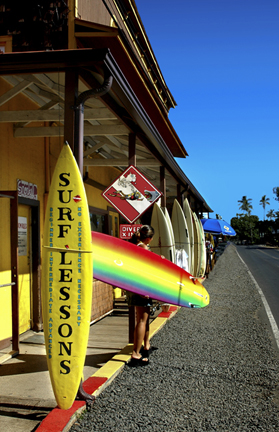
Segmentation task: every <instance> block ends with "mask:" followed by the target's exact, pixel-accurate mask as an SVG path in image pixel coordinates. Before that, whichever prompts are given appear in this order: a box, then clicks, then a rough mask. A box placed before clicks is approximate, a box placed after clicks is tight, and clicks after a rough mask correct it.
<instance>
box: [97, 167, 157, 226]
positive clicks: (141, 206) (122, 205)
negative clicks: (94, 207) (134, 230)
mask: <svg viewBox="0 0 279 432" xmlns="http://www.w3.org/2000/svg"><path fill="white" fill-rule="evenodd" d="M102 195H103V197H104V198H105V199H106V200H107V201H109V202H110V204H111V205H112V206H113V207H114V208H116V209H117V210H118V211H119V213H121V214H122V215H123V216H124V217H125V219H127V221H128V222H130V223H133V222H134V221H135V220H137V219H138V218H139V217H140V216H141V215H142V214H143V213H144V212H145V211H146V210H147V209H148V208H149V207H150V206H152V204H154V202H155V201H157V200H158V199H159V198H160V196H161V195H162V193H161V192H160V191H159V190H158V189H156V188H155V186H153V184H152V183H150V181H149V180H147V178H146V177H144V175H143V174H141V172H139V171H138V170H137V169H136V168H135V167H134V166H133V165H131V166H129V168H127V169H126V170H125V171H124V172H123V173H122V174H121V175H120V176H119V177H118V178H117V179H116V180H115V181H114V182H113V183H112V184H111V185H110V186H109V187H108V188H107V189H106V190H105V191H104V192H103V193H102Z"/></svg>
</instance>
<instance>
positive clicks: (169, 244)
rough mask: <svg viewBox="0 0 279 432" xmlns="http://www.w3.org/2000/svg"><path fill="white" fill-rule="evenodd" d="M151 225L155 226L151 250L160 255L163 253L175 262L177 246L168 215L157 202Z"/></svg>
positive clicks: (154, 206)
mask: <svg viewBox="0 0 279 432" xmlns="http://www.w3.org/2000/svg"><path fill="white" fill-rule="evenodd" d="M151 226H152V227H153V228H154V230H155V234H154V237H153V239H152V242H151V243H150V250H151V251H152V252H155V253H156V254H158V255H163V256H164V257H165V258H166V259H168V260H169V261H171V262H173V260H174V257H175V246H174V243H173V239H172V236H171V233H170V230H169V227H168V223H167V220H166V217H165V215H164V213H163V211H162V210H161V208H160V207H159V205H158V204H157V203H154V205H153V211H152V217H151Z"/></svg>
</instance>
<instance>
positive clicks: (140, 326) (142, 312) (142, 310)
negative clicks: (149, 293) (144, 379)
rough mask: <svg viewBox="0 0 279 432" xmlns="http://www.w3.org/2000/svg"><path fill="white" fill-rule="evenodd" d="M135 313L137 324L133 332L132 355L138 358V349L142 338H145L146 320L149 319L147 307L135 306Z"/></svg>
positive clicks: (139, 356) (139, 355)
mask: <svg viewBox="0 0 279 432" xmlns="http://www.w3.org/2000/svg"><path fill="white" fill-rule="evenodd" d="M136 315H137V317H136V319H137V324H136V328H135V333H134V349H133V354H132V357H134V358H138V359H139V358H141V354H140V349H141V347H142V342H143V340H146V328H147V321H149V308H148V307H142V306H136ZM148 338H149V336H148ZM148 340H149V339H148Z"/></svg>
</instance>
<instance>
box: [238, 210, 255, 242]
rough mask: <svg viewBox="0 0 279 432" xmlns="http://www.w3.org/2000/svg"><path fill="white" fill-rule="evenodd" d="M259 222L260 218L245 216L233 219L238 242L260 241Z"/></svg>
mask: <svg viewBox="0 0 279 432" xmlns="http://www.w3.org/2000/svg"><path fill="white" fill-rule="evenodd" d="M258 222H259V218H258V216H251V215H248V214H246V215H244V216H240V217H234V218H232V219H231V226H232V227H233V229H234V230H235V232H236V240H240V241H241V242H242V241H243V240H246V241H248V242H249V243H255V242H257V241H258V240H259V239H260V235H259V229H258V227H257V223H258Z"/></svg>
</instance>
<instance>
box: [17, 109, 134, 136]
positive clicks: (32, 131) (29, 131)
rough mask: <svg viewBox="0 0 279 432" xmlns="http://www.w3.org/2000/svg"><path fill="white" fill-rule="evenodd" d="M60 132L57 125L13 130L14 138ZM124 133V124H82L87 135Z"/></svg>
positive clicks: (58, 134)
mask: <svg viewBox="0 0 279 432" xmlns="http://www.w3.org/2000/svg"><path fill="white" fill-rule="evenodd" d="M72 111H73V110H72ZM68 120H69V118H68ZM65 121H67V116H66V111H65ZM62 133H63V128H62V129H61V127H59V126H52V127H27V128H19V129H16V130H15V131H14V136H15V137H16V138H26V137H29V138H32V137H46V136H49V137H59V136H60V135H61V134H62ZM124 133H128V131H127V128H126V126H123V125H98V126H92V125H85V126H84V135H85V136H86V135H88V136H98V135H100V136H103V135H123V134H124ZM65 135H66V134H65ZM65 139H66V138H65Z"/></svg>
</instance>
